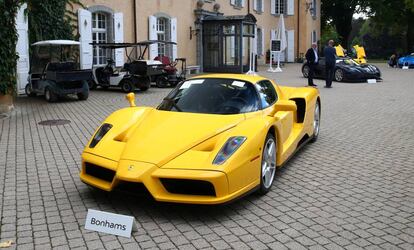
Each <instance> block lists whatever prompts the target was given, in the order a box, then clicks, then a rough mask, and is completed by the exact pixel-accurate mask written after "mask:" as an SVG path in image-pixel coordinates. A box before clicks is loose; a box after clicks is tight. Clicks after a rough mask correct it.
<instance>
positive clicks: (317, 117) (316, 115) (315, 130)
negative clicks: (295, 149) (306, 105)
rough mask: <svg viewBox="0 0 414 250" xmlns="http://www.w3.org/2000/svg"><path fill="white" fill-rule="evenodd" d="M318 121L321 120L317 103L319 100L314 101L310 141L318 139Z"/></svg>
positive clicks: (319, 107)
mask: <svg viewBox="0 0 414 250" xmlns="http://www.w3.org/2000/svg"><path fill="white" fill-rule="evenodd" d="M320 121H321V106H320V104H319V101H316V104H315V111H314V113H313V135H312V139H311V140H310V142H315V141H316V140H317V139H318V135H319V128H320Z"/></svg>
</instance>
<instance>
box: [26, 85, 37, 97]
mask: <svg viewBox="0 0 414 250" xmlns="http://www.w3.org/2000/svg"><path fill="white" fill-rule="evenodd" d="M24 92H26V95H27V96H29V97H35V96H36V92H33V89H32V86H31V85H30V84H26V87H25V88H24Z"/></svg>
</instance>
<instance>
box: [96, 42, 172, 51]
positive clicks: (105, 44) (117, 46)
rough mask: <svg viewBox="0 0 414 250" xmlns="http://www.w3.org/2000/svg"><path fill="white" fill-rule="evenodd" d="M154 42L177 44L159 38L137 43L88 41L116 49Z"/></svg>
mask: <svg viewBox="0 0 414 250" xmlns="http://www.w3.org/2000/svg"><path fill="white" fill-rule="evenodd" d="M154 43H164V44H177V43H175V42H168V41H160V40H147V41H142V42H137V43H90V44H91V45H92V46H99V47H102V48H108V49H118V48H128V47H136V46H148V45H151V44H154Z"/></svg>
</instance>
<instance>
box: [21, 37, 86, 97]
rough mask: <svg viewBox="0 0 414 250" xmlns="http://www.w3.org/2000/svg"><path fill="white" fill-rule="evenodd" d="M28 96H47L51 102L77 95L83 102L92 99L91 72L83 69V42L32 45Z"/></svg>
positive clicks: (62, 41)
mask: <svg viewBox="0 0 414 250" xmlns="http://www.w3.org/2000/svg"><path fill="white" fill-rule="evenodd" d="M32 48H33V51H32V55H31V60H30V71H29V79H28V80H29V83H28V84H27V85H26V88H25V92H26V95H28V96H36V95H44V96H45V99H46V100H47V101H48V102H54V101H57V100H58V98H59V97H63V96H66V95H69V94H75V95H77V96H78V98H79V100H86V99H88V96H89V88H88V81H89V80H90V79H91V78H92V72H91V70H79V42H76V41H70V40H48V41H40V42H36V43H34V44H32Z"/></svg>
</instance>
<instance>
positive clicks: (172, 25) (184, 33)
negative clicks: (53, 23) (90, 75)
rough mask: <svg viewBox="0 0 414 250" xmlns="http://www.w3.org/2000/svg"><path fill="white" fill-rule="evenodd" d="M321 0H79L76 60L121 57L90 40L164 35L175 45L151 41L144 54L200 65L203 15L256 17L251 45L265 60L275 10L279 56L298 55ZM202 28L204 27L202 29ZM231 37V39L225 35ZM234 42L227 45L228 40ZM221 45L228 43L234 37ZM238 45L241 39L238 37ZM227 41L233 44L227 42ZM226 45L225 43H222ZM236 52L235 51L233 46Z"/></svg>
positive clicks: (312, 37)
mask: <svg viewBox="0 0 414 250" xmlns="http://www.w3.org/2000/svg"><path fill="white" fill-rule="evenodd" d="M320 1H321V0H204V1H203V0H83V1H82V3H83V5H84V6H83V8H82V7H79V6H78V7H77V8H78V10H77V12H78V19H79V20H78V33H79V40H80V42H81V63H82V66H83V67H84V68H88V67H90V66H93V65H102V64H105V62H106V58H107V57H112V58H114V59H115V61H116V63H117V65H118V66H121V65H122V64H123V62H124V61H125V57H124V54H123V51H121V50H118V51H116V52H115V53H113V52H112V53H111V52H110V51H107V50H103V49H100V48H92V46H90V45H89V43H90V42H138V41H143V40H166V41H173V42H176V43H177V45H176V46H167V45H162V44H158V45H157V44H155V45H153V46H151V47H150V49H149V52H148V55H147V56H148V57H149V58H150V59H153V58H154V57H155V56H158V55H162V56H167V57H169V58H171V60H173V59H174V58H177V57H184V58H186V59H187V65H188V66H190V67H194V68H197V67H199V68H200V69H201V70H202V69H203V64H204V63H205V62H204V61H205V60H204V58H205V57H206V56H208V54H209V52H208V51H209V50H208V49H206V47H205V46H208V44H207V43H206V38H205V37H204V36H203V35H205V34H203V32H204V31H203V25H204V24H205V21H204V20H206V19H209V18H216V17H220V18H222V17H231V16H246V15H248V14H251V15H253V16H254V18H255V19H256V20H257V22H256V26H255V30H254V36H255V37H254V38H253V39H252V45H250V46H252V48H253V51H255V52H257V55H258V60H257V61H258V64H259V65H261V64H265V63H266V52H267V51H268V50H269V49H270V41H271V39H272V38H273V39H274V38H275V36H276V30H277V28H278V23H279V19H280V16H281V15H282V14H283V16H284V22H285V27H286V41H287V48H286V50H285V51H284V52H283V53H282V54H281V59H282V61H286V62H294V61H297V60H298V58H301V57H302V58H303V56H304V53H305V52H306V50H307V49H308V48H309V47H310V44H311V43H312V42H317V41H319V39H320ZM204 33H205V32H204ZM230 41H231V40H230ZM231 42H233V43H235V44H236V45H232V43H231ZM231 42H230V43H226V44H225V45H226V46H227V47H229V48H231V49H234V48H233V47H234V46H236V47H237V46H241V45H237V42H234V41H231ZM243 45H244V46H246V45H245V44H244V41H243ZM232 46H233V47H232ZM227 47H226V48H227ZM236 53H237V52H236ZM241 55H242V57H245V56H247V55H246V53H244V52H243V54H241Z"/></svg>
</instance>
